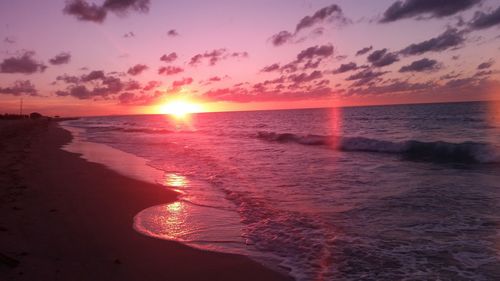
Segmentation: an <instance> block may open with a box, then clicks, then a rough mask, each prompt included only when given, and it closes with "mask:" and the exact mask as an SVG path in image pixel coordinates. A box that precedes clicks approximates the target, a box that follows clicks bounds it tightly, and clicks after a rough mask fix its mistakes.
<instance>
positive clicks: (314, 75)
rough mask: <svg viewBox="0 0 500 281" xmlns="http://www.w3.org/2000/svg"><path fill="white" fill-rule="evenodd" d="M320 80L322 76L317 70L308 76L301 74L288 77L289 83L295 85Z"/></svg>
mask: <svg viewBox="0 0 500 281" xmlns="http://www.w3.org/2000/svg"><path fill="white" fill-rule="evenodd" d="M321 78H323V74H321V71H318V70H315V71H313V72H311V73H309V74H307V73H301V74H299V75H295V74H292V75H290V76H289V77H288V79H289V80H290V81H292V82H293V83H296V84H301V83H307V82H310V81H313V80H316V79H321Z"/></svg>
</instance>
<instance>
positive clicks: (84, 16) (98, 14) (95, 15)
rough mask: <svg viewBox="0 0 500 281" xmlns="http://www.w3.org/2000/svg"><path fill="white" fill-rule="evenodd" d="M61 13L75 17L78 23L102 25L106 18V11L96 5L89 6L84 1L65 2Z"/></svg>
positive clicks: (72, 0)
mask: <svg viewBox="0 0 500 281" xmlns="http://www.w3.org/2000/svg"><path fill="white" fill-rule="evenodd" d="M63 12H64V13H65V14H68V15H72V16H75V17H76V18H77V19H78V20H80V21H93V22H96V23H102V22H103V21H104V19H105V18H106V14H107V12H106V9H104V8H103V7H100V6H98V5H96V4H89V3H87V1H84V0H71V1H66V6H64V9H63Z"/></svg>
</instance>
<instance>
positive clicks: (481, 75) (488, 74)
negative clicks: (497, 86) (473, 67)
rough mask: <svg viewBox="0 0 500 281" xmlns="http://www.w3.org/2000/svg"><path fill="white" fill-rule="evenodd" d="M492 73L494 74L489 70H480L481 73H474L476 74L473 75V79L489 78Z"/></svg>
mask: <svg viewBox="0 0 500 281" xmlns="http://www.w3.org/2000/svg"><path fill="white" fill-rule="evenodd" d="M493 73H494V72H493V71H491V70H481V71H478V72H476V74H474V77H483V76H490V75H491V74H493Z"/></svg>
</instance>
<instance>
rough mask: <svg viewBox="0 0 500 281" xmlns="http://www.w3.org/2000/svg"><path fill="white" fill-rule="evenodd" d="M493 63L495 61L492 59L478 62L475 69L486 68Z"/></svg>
mask: <svg viewBox="0 0 500 281" xmlns="http://www.w3.org/2000/svg"><path fill="white" fill-rule="evenodd" d="M494 63H495V61H494V60H489V61H487V62H483V63H481V64H479V65H478V66H477V69H479V70H481V69H488V68H490V67H491V66H493V64H494Z"/></svg>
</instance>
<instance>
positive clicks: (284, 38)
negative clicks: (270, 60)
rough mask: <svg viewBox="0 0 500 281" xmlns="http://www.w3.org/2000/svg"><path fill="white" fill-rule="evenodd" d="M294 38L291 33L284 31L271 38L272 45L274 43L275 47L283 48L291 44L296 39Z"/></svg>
mask: <svg viewBox="0 0 500 281" xmlns="http://www.w3.org/2000/svg"><path fill="white" fill-rule="evenodd" d="M293 36H294V35H293V34H292V33H290V32H289V31H286V30H282V31H280V32H278V33H276V34H274V35H273V36H271V43H273V45H274V46H281V45H283V44H285V43H288V42H290V41H291V40H292V39H293V38H294V37H293Z"/></svg>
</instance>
